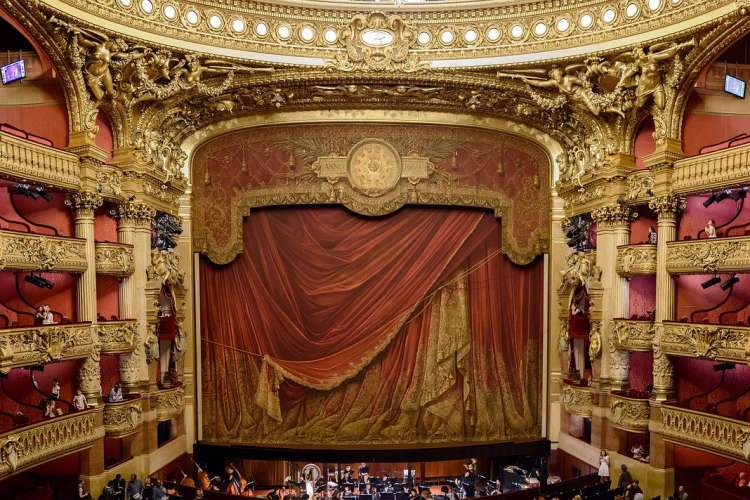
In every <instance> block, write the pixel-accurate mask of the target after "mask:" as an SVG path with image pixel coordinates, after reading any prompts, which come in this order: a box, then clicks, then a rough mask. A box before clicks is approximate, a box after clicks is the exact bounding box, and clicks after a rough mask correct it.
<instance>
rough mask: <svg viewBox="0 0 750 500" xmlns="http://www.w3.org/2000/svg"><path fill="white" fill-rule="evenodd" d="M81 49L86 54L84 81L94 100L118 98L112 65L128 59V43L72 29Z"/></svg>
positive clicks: (97, 33) (103, 35)
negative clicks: (117, 61)
mask: <svg viewBox="0 0 750 500" xmlns="http://www.w3.org/2000/svg"><path fill="white" fill-rule="evenodd" d="M72 29H73V35H74V36H75V39H76V42H77V44H78V46H79V47H82V48H83V51H84V53H85V64H84V79H85V80H86V85H87V86H88V88H89V90H90V91H91V94H92V95H93V96H94V99H96V100H97V101H101V100H102V99H104V97H106V96H109V97H112V98H114V97H116V96H117V90H116V89H115V85H114V78H113V76H112V65H113V62H114V61H115V59H117V58H126V57H128V56H126V52H125V51H127V49H128V45H127V43H125V42H124V41H123V40H121V39H119V38H118V39H114V40H112V39H110V38H109V37H108V36H107V35H105V34H104V33H99V32H96V31H92V30H85V35H84V32H83V31H82V30H81V29H80V28H72Z"/></svg>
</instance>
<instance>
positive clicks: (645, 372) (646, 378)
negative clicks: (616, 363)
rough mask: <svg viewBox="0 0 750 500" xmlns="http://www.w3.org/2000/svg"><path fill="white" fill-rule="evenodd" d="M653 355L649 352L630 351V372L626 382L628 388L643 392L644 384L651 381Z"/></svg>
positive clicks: (646, 384)
mask: <svg viewBox="0 0 750 500" xmlns="http://www.w3.org/2000/svg"><path fill="white" fill-rule="evenodd" d="M653 367H654V356H653V353H650V352H631V353H630V373H629V374H628V382H629V384H630V388H631V389H633V390H635V391H641V392H644V391H645V390H646V386H648V385H649V384H651V383H652V382H653Z"/></svg>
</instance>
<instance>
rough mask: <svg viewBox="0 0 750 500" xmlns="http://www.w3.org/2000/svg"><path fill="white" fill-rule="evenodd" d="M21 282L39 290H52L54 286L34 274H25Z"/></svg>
mask: <svg viewBox="0 0 750 500" xmlns="http://www.w3.org/2000/svg"><path fill="white" fill-rule="evenodd" d="M23 280H24V281H25V282H27V283H31V284H32V285H34V286H36V287H39V288H49V289H50V290H52V288H53V287H54V286H55V284H54V283H52V282H51V281H49V280H46V279H44V278H42V277H41V276H37V275H35V274H27V275H26V276H25V277H24V279H23Z"/></svg>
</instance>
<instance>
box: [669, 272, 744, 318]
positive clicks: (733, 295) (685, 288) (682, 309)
mask: <svg viewBox="0 0 750 500" xmlns="http://www.w3.org/2000/svg"><path fill="white" fill-rule="evenodd" d="M718 276H719V277H720V278H721V279H722V280H726V279H728V278H729V277H730V276H731V275H730V274H719V275H718ZM712 277H713V275H709V274H697V275H690V276H679V277H676V278H675V284H676V292H675V304H676V314H675V319H676V320H678V321H683V318H688V319H690V318H692V319H693V320H694V321H699V322H708V323H717V324H718V323H725V324H737V323H742V324H745V325H747V324H748V319H750V307H748V305H749V304H750V274H739V275H738V277H739V278H740V281H739V282H738V283H736V284H735V285H734V288H733V290H731V291H724V290H722V289H721V287H720V286H719V285H714V286H712V287H710V288H707V289H703V288H702V287H701V283H703V282H705V281H706V280H708V279H709V278H712ZM725 300H726V302H724V301H725ZM722 302H724V304H723V305H721V306H719V307H718V308H716V309H714V310H712V311H709V312H705V313H702V312H700V311H704V310H706V309H713V308H714V307H716V306H718V305H719V304H721V303H722Z"/></svg>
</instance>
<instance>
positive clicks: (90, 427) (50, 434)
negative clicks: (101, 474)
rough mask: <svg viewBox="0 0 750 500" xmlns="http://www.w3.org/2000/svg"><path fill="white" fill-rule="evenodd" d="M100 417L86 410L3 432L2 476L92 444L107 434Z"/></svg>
mask: <svg viewBox="0 0 750 500" xmlns="http://www.w3.org/2000/svg"><path fill="white" fill-rule="evenodd" d="M97 417H98V410H86V411H82V412H77V413H72V414H70V415H66V416H63V417H57V418H54V419H50V420H45V421H43V422H39V423H38V424H34V425H31V426H28V427H23V428H21V429H14V430H12V431H9V432H6V433H4V434H0V479H2V478H4V477H6V476H9V475H11V474H14V473H16V472H20V471H22V470H25V469H29V468H31V467H34V466H36V465H39V464H42V463H44V462H46V461H48V460H50V459H52V458H57V457H59V456H61V455H64V454H68V453H72V452H76V451H79V450H83V449H85V448H87V447H89V446H91V444H92V443H93V442H94V441H96V440H97V439H99V438H101V437H102V436H103V435H104V428H103V427H102V426H101V425H97Z"/></svg>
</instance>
